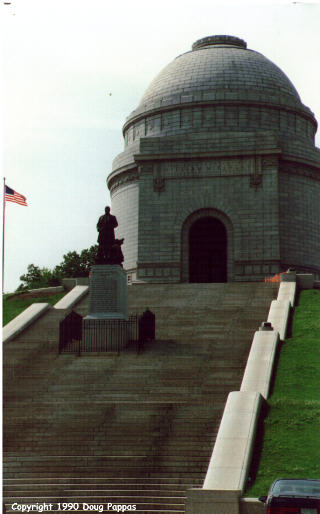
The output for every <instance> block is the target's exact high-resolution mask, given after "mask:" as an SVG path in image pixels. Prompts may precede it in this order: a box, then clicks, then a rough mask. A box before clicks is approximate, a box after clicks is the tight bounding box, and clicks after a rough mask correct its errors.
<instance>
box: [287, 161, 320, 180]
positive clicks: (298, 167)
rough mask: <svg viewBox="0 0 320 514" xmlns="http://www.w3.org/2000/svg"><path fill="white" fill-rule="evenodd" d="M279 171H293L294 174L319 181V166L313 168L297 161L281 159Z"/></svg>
mask: <svg viewBox="0 0 320 514" xmlns="http://www.w3.org/2000/svg"><path fill="white" fill-rule="evenodd" d="M280 173H293V174H294V175H300V176H301V177H307V178H311V179H313V180H316V181H318V182H320V169H319V168H313V167H312V166H308V165H307V164H301V163H299V162H289V161H282V162H281V163H280Z"/></svg>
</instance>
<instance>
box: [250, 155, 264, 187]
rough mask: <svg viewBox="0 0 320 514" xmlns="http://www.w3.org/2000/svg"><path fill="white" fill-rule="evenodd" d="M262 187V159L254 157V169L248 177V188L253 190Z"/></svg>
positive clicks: (257, 156) (259, 156)
mask: <svg viewBox="0 0 320 514" xmlns="http://www.w3.org/2000/svg"><path fill="white" fill-rule="evenodd" d="M261 186H262V158H261V155H256V156H255V158H254V169H253V173H252V174H251V175H250V187H254V188H255V190H256V191H257V189H258V188H259V187H261Z"/></svg>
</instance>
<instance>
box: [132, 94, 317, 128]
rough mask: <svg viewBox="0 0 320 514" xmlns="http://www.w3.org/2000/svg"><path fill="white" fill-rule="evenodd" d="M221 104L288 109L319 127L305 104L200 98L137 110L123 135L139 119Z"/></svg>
mask: <svg viewBox="0 0 320 514" xmlns="http://www.w3.org/2000/svg"><path fill="white" fill-rule="evenodd" d="M220 106H231V107H238V106H245V107H258V108H263V107H266V108H269V109H275V110H278V111H279V110H281V111H287V112H291V113H293V114H299V115H300V116H302V117H303V118H305V119H306V120H308V121H311V123H313V125H314V127H315V129H317V127H318V123H317V120H316V119H315V118H314V116H313V113H312V112H311V111H310V110H309V109H308V108H306V107H305V106H303V104H301V106H299V107H298V106H296V107H293V106H292V107H291V106H288V105H285V104H275V103H272V102H263V101H257V100H250V99H245V100H212V101H206V100H200V101H192V102H187V103H176V104H170V105H162V106H159V107H157V108H154V109H150V110H147V111H142V112H137V114H133V115H130V116H129V117H128V119H127V121H126V122H125V123H124V125H123V128H122V133H123V136H125V132H126V131H127V130H128V128H129V127H130V126H131V125H133V124H135V123H136V122H138V121H141V120H143V119H145V118H147V117H149V116H154V115H156V114H161V113H163V112H169V111H176V110H177V109H190V108H194V107H220ZM303 107H304V108H303Z"/></svg>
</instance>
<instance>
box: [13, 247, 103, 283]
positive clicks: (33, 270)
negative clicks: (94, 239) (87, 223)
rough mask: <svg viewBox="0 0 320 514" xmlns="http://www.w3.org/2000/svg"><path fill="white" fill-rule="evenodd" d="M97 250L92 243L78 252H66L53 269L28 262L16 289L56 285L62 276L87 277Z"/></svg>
mask: <svg viewBox="0 0 320 514" xmlns="http://www.w3.org/2000/svg"><path fill="white" fill-rule="evenodd" d="M97 251H98V245H93V246H91V247H90V248H87V249H85V250H82V252H81V253H80V254H78V252H76V251H73V252H68V253H67V254H65V255H64V256H63V260H62V262H61V263H60V264H58V265H57V266H56V267H55V268H54V269H53V270H50V269H49V268H39V266H35V265H34V264H29V265H28V268H27V273H26V274H25V275H21V277H20V280H22V282H24V284H20V286H19V287H18V289H17V290H18V291H22V290H24V289H38V288H41V287H50V286H57V285H59V284H61V279H62V278H75V277H88V276H89V272H90V267H91V266H92V265H93V264H94V263H95V259H96V256H97Z"/></svg>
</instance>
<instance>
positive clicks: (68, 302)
mask: <svg viewBox="0 0 320 514" xmlns="http://www.w3.org/2000/svg"><path fill="white" fill-rule="evenodd" d="M88 291H89V286H75V287H74V288H73V289H71V291H69V293H68V294H66V295H65V296H64V297H63V298H61V300H59V301H58V302H57V303H56V304H55V305H54V309H71V308H72V307H73V306H74V305H75V304H76V303H78V302H79V301H80V300H81V299H82V298H83V297H84V296H85V295H86V294H87V293H88Z"/></svg>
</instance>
